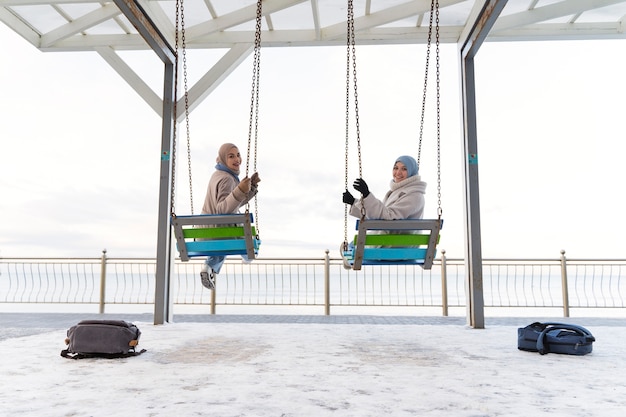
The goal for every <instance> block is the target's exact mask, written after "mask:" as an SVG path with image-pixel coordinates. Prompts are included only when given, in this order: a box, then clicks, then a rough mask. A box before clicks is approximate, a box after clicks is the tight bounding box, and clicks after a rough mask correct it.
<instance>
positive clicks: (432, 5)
mask: <svg viewBox="0 0 626 417" xmlns="http://www.w3.org/2000/svg"><path fill="white" fill-rule="evenodd" d="M435 1H436V0H432V1H431V3H430V16H429V19H430V20H429V24H428V40H427V42H426V65H425V69H424V89H423V94H422V114H421V117H420V130H419V143H418V146H417V166H418V167H419V166H420V160H421V157H422V139H423V138H424V115H425V113H426V91H427V90H428V68H429V66H430V46H431V44H432V34H433V16H434V9H435ZM438 4H439V3H437V5H438ZM437 10H438V9H437ZM437 13H439V12H438V11H437Z"/></svg>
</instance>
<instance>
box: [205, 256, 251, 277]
mask: <svg viewBox="0 0 626 417" xmlns="http://www.w3.org/2000/svg"><path fill="white" fill-rule="evenodd" d="M241 257H242V258H243V260H244V262H249V261H250V260H249V259H248V256H247V255H241ZM225 260H226V257H225V256H207V258H206V259H205V260H204V263H205V264H207V266H208V267H209V268H211V269H212V270H213V271H215V273H216V274H219V273H220V270H221V269H222V265H224V261H225Z"/></svg>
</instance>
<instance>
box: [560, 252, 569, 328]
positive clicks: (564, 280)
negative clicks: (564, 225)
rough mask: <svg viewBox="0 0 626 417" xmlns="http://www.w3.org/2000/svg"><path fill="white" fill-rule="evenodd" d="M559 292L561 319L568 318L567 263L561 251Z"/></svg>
mask: <svg viewBox="0 0 626 417" xmlns="http://www.w3.org/2000/svg"><path fill="white" fill-rule="evenodd" d="M561 291H562V292H563V317H569V291H568V286H567V261H566V260H565V251H564V250H562V249H561Z"/></svg>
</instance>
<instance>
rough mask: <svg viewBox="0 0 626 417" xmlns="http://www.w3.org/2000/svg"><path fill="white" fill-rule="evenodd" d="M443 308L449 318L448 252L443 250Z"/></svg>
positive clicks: (444, 313) (445, 315)
mask: <svg viewBox="0 0 626 417" xmlns="http://www.w3.org/2000/svg"><path fill="white" fill-rule="evenodd" d="M441 308H442V310H443V312H442V313H443V315H444V317H447V316H448V272H447V265H446V251H445V249H442V250H441Z"/></svg>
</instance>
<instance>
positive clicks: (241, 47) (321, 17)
mask: <svg viewBox="0 0 626 417" xmlns="http://www.w3.org/2000/svg"><path fill="white" fill-rule="evenodd" d="M485 3H486V1H485V0H439V6H440V13H439V20H440V42H442V43H459V42H462V41H463V40H464V39H466V38H467V36H468V33H470V32H472V30H474V28H476V26H480V25H481V22H477V21H476V20H477V16H479V15H480V11H481V9H482V8H483V7H484V6H485ZM353 4H354V17H355V33H356V35H355V36H356V42H357V44H359V45H381V44H420V43H426V42H427V33H428V24H429V19H430V16H429V11H430V4H431V2H430V0H412V1H407V0H354V1H353ZM118 5H121V7H128V6H129V5H130V7H137V8H138V9H142V10H141V12H143V13H145V15H147V16H149V18H150V19H151V20H152V22H151V25H153V26H154V27H155V28H156V31H157V33H156V35H155V38H160V39H162V40H165V41H166V43H168V44H169V48H168V46H167V45H163V42H161V44H160V46H159V47H160V48H162V50H163V51H165V53H169V54H170V56H173V55H172V52H171V49H172V46H173V45H175V44H176V43H175V33H176V1H175V0H137V1H130V0H115V1H102V0H0V21H2V22H4V23H5V24H6V25H8V26H9V27H10V28H12V29H13V30H14V31H15V32H17V33H18V34H20V35H21V36H22V37H23V38H24V39H26V40H27V41H28V42H30V43H31V44H32V45H33V46H34V47H36V48H38V49H39V50H41V51H95V52H97V53H98V54H100V55H101V56H102V58H104V60H105V61H107V62H108V64H109V65H110V66H111V67H113V68H114V69H115V71H117V72H118V73H119V74H120V75H121V76H122V78H124V79H125V80H126V82H127V83H128V84H129V85H130V86H131V87H132V88H133V89H134V90H135V91H136V92H137V93H138V94H139V95H140V96H141V97H142V98H143V99H144V100H145V101H146V102H147V103H148V105H149V106H150V107H151V108H152V109H153V110H154V111H155V112H156V113H157V114H159V115H160V116H162V111H163V101H162V97H160V94H158V93H156V92H155V91H154V90H153V89H151V88H150V87H148V86H147V85H146V83H145V82H144V81H143V80H142V77H141V76H139V75H138V74H137V73H136V72H135V71H134V70H133V69H132V67H131V66H130V65H128V64H127V62H126V59H128V56H127V55H126V56H124V55H123V54H120V52H121V51H147V50H150V49H154V50H158V47H157V48H155V45H154V44H153V45H152V46H150V44H149V43H148V42H146V39H145V38H144V36H142V35H141V34H140V33H139V32H138V31H137V29H136V28H135V25H133V24H132V23H131V22H130V21H129V20H128V18H127V17H126V16H127V15H128V13H126V14H125V13H123V12H122V10H121V9H120V7H118ZM183 6H184V7H183V11H184V23H185V44H186V47H187V48H188V49H195V48H197V49H222V50H224V51H225V52H224V55H223V58H222V59H221V60H220V61H219V62H217V63H216V64H215V65H213V67H212V68H210V69H209V70H208V71H207V72H206V73H205V74H204V76H203V77H202V79H200V80H199V81H198V82H197V83H196V85H194V86H192V88H191V90H190V91H189V98H188V100H189V101H188V103H189V111H193V109H194V108H195V107H196V106H198V105H199V104H200V102H202V100H204V99H205V98H206V97H207V96H208V95H209V94H210V93H211V92H212V91H213V90H214V89H215V88H216V87H217V85H219V83H220V82H221V81H222V80H224V79H225V78H226V77H227V76H228V75H229V74H230V73H231V72H232V71H233V70H234V69H235V68H237V66H238V65H239V64H240V63H241V62H243V61H244V60H245V58H247V57H248V56H249V54H250V53H251V52H252V50H253V42H254V26H255V18H256V1H255V0H187V1H185V2H184V3H183ZM346 9H347V0H264V1H263V14H264V17H265V19H264V23H263V34H262V45H263V47H288V46H329V45H345V43H346V26H347V25H346ZM143 13H137V15H140V16H143ZM625 18H626V0H595V1H589V0H561V1H557V0H510V1H508V2H507V3H506V5H505V6H504V9H503V10H502V12H501V13H500V14H499V16H498V18H497V21H496V22H495V24H494V25H493V27H492V28H491V30H490V31H489V33H488V34H487V37H486V39H485V41H528V40H531V41H537V40H567V39H611V38H626V33H625V31H624V19H625ZM140 19H141V17H140ZM144 35H145V34H144ZM168 49H169V50H168ZM126 54H127V53H126ZM179 100H180V99H179ZM178 108H179V109H182V108H183V107H182V106H179V107H178ZM182 117H183V114H182V112H179V114H178V116H177V120H179V121H180V120H181V119H182Z"/></svg>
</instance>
